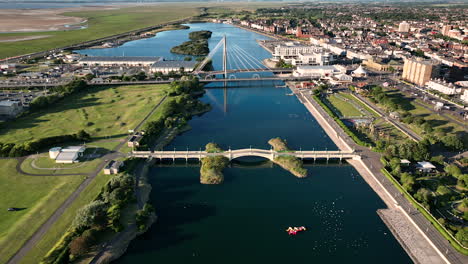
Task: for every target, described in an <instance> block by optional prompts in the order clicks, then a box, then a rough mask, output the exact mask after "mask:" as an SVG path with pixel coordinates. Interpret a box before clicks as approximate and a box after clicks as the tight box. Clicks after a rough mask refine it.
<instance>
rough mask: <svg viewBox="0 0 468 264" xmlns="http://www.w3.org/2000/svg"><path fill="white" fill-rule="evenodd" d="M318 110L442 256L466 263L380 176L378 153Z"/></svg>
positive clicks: (380, 164) (387, 181) (380, 166)
mask: <svg viewBox="0 0 468 264" xmlns="http://www.w3.org/2000/svg"><path fill="white" fill-rule="evenodd" d="M299 96H306V97H307V98H309V101H311V102H315V101H314V99H313V98H312V97H311V95H309V94H305V93H301V94H299ZM317 106H318V110H319V111H320V112H321V114H322V116H324V117H325V118H326V121H327V122H328V123H329V124H330V126H332V127H333V129H334V130H335V131H336V132H337V134H338V136H339V137H340V138H341V139H343V140H344V141H345V142H346V143H347V144H348V145H349V146H351V147H352V148H354V149H355V150H356V152H357V153H358V154H361V158H362V161H363V162H364V164H365V165H366V166H367V167H368V168H369V169H370V171H371V172H372V173H373V174H374V175H375V177H376V178H377V180H378V181H379V182H380V183H381V184H382V185H383V186H384V187H385V189H387V191H388V192H389V193H390V194H391V195H392V197H393V198H394V199H395V200H396V201H397V202H398V204H399V205H400V206H401V207H402V209H403V210H404V211H405V212H406V213H408V215H409V216H410V217H411V219H412V220H413V221H414V222H415V223H416V224H417V225H418V226H419V228H420V229H421V230H423V231H424V233H425V234H426V235H427V237H428V238H429V239H430V240H431V241H432V243H434V245H435V246H436V247H437V248H438V249H439V251H441V252H442V253H443V254H444V256H445V257H446V258H447V259H448V260H449V261H450V263H453V264H464V263H468V256H465V255H462V254H461V253H459V252H458V251H456V250H455V249H454V248H453V247H452V246H451V245H450V243H449V242H448V241H447V240H446V239H445V238H444V237H443V236H442V235H441V234H440V233H439V231H437V229H435V228H434V226H433V225H432V224H431V223H430V222H429V221H428V220H427V219H426V218H425V217H424V215H422V214H421V213H420V212H419V211H418V210H416V209H415V208H414V207H413V205H412V204H411V203H410V202H409V201H408V200H407V199H406V198H405V197H404V196H403V195H402V194H401V193H400V191H399V190H398V189H397V188H396V187H395V186H394V185H393V183H392V182H390V181H389V180H388V179H387V177H385V175H383V174H382V172H381V169H382V168H383V165H382V163H381V162H380V153H377V152H373V151H371V150H369V149H368V148H366V147H362V146H360V145H357V144H356V143H355V142H354V141H353V140H352V139H351V138H350V137H349V136H348V135H347V134H346V133H345V132H344V131H343V129H342V128H341V127H340V126H339V125H338V124H337V123H336V122H335V120H333V119H332V118H331V117H329V116H328V114H327V113H326V112H325V111H324V110H323V109H322V108H321V107H320V106H319V105H318V104H317Z"/></svg>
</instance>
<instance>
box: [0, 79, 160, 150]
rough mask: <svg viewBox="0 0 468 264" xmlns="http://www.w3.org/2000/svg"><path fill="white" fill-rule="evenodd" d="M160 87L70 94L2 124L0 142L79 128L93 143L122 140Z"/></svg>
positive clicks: (157, 95)
mask: <svg viewBox="0 0 468 264" xmlns="http://www.w3.org/2000/svg"><path fill="white" fill-rule="evenodd" d="M163 87H165V85H142V86H119V87H114V88H108V87H98V88H91V90H90V91H87V92H81V93H77V94H73V95H71V96H69V97H68V98H66V99H64V100H62V101H60V102H58V103H56V105H55V106H52V107H50V108H48V109H45V110H42V111H38V112H36V113H32V114H29V115H27V116H25V117H21V118H18V119H16V120H14V121H11V122H7V123H5V124H4V125H3V126H2V128H1V129H0V142H13V143H17V142H24V141H28V140H33V139H38V138H41V137H47V136H58V135H64V134H72V133H76V132H78V131H79V130H81V129H84V130H86V131H87V132H88V133H90V134H91V136H92V137H93V139H96V140H98V139H118V138H122V137H124V136H126V135H127V134H128V130H129V129H134V128H135V126H136V125H137V124H138V123H139V122H140V121H141V120H142V119H143V118H144V117H145V116H146V115H147V114H148V113H149V112H150V111H151V110H152V108H153V107H154V106H155V105H156V104H158V103H159V101H160V100H161V98H162V96H161V94H162V92H161V90H162V89H161V88H163ZM114 143H115V142H114ZM90 144H92V143H90Z"/></svg>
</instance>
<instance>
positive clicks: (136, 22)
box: [0, 3, 199, 58]
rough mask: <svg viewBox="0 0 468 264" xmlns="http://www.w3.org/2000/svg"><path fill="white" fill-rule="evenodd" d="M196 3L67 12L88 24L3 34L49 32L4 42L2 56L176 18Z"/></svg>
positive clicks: (188, 14) (195, 11)
mask: <svg viewBox="0 0 468 264" xmlns="http://www.w3.org/2000/svg"><path fill="white" fill-rule="evenodd" d="M198 13H199V11H198V8H197V5H195V4H175V3H174V4H160V5H158V6H145V7H144V8H142V7H131V8H122V9H114V10H99V11H81V12H69V13H65V15H67V16H75V17H84V18H88V28H87V29H81V30H73V31H56V32H46V33H45V32H35V33H8V34H2V37H11V36H17V37H18V36H35V35H49V37H47V38H43V39H35V40H26V41H18V42H5V43H2V44H1V45H0V58H6V57H11V56H16V55H21V54H27V53H33V52H38V51H43V50H48V49H54V48H59V47H64V46H68V45H71V44H76V43H80V42H84V41H89V40H93V39H98V38H103V37H106V36H111V35H116V34H120V33H124V32H128V31H132V30H136V29H140V28H144V27H149V26H154V25H158V24H162V23H166V22H170V21H173V20H178V19H183V18H187V17H191V16H195V15H197V14H198Z"/></svg>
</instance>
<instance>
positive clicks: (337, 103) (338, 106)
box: [327, 93, 364, 117]
mask: <svg viewBox="0 0 468 264" xmlns="http://www.w3.org/2000/svg"><path fill="white" fill-rule="evenodd" d="M340 96H341V93H340ZM327 99H328V101H329V102H330V103H331V104H332V105H333V107H334V109H333V110H334V111H336V113H337V114H338V115H340V116H343V117H351V116H352V117H358V116H364V114H363V113H361V111H359V109H357V108H356V107H354V106H353V105H352V104H351V103H349V102H347V101H345V100H343V99H342V98H339V97H337V96H336V94H332V95H330V96H328V97H327Z"/></svg>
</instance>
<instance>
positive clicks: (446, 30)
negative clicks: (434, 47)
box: [441, 25, 453, 36]
mask: <svg viewBox="0 0 468 264" xmlns="http://www.w3.org/2000/svg"><path fill="white" fill-rule="evenodd" d="M452 29H453V26H451V25H444V26H443V27H442V30H441V33H442V35H444V36H448V34H449V32H450V30H452Z"/></svg>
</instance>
